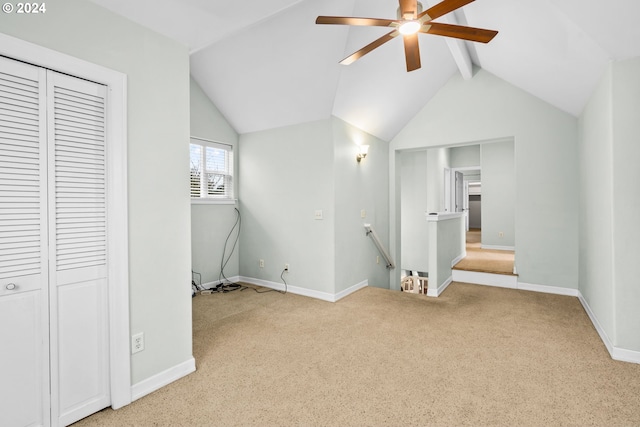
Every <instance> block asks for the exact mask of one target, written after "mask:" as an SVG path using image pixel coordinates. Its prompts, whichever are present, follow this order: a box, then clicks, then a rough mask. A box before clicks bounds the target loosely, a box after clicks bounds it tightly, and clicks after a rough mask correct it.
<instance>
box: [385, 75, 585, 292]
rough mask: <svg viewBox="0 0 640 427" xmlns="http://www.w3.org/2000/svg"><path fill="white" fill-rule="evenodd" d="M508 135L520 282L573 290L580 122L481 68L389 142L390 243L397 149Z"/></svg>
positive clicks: (458, 80) (395, 219) (454, 81)
mask: <svg viewBox="0 0 640 427" xmlns="http://www.w3.org/2000/svg"><path fill="white" fill-rule="evenodd" d="M505 138H514V140H515V169H516V192H517V195H516V207H515V221H516V222H515V235H516V236H517V240H516V263H517V268H518V273H519V274H520V277H519V279H520V281H522V282H525V283H531V284H538V285H548V286H559V287H565V288H574V289H575V288H577V286H578V225H577V222H578V221H577V218H578V194H577V191H576V189H577V188H578V176H577V175H578V162H577V159H576V152H577V139H578V137H577V120H576V118H575V117H572V116H571V115H569V114H567V113H564V112H562V111H560V110H558V109H556V108H555V107H553V106H551V105H549V104H547V103H545V102H544V101H541V100H540V99H538V98H535V97H533V96H531V95H530V94H528V93H526V92H524V91H522V90H520V89H518V88H516V87H514V86H512V85H510V84H509V83H507V82H505V81H503V80H501V79H500V78H498V77H496V76H494V75H492V74H491V73H489V72H487V71H484V70H481V69H479V70H476V72H475V74H474V77H473V78H472V79H471V80H463V79H462V77H460V76H458V75H456V76H453V77H452V78H451V79H450V80H449V82H448V83H447V84H446V85H445V86H444V87H443V88H442V89H441V90H440V91H439V92H438V93H437V94H436V95H435V96H434V97H433V98H432V99H431V101H429V103H428V104H427V105H426V106H425V107H424V108H423V109H422V110H421V111H420V112H419V113H418V114H417V115H416V116H415V117H414V118H413V119H412V120H411V121H410V122H409V123H408V124H407V126H406V127H405V128H404V129H403V130H402V131H401V132H400V133H399V134H398V135H397V136H396V137H395V138H394V139H393V140H392V141H391V143H390V150H391V153H390V177H391V180H392V181H391V183H390V188H391V196H390V203H391V221H390V223H391V232H390V237H391V241H392V242H397V239H396V236H397V234H398V230H400V224H399V219H400V218H399V215H398V208H397V203H398V200H399V199H398V198H397V197H396V190H397V189H396V182H397V177H396V150H402V149H409V148H420V147H425V146H447V145H459V144H470V143H480V142H484V141H492V140H502V139H505ZM540 171H544V173H541V172H540ZM393 250H394V254H396V256H397V254H398V253H399V252H400V251H401V248H400V247H399V246H398V245H397V244H396V245H395V246H394V248H393ZM395 280H396V279H392V283H393V281H395ZM398 280H399V277H398Z"/></svg>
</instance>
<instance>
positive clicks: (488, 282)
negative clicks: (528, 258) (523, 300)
mask: <svg viewBox="0 0 640 427" xmlns="http://www.w3.org/2000/svg"><path fill="white" fill-rule="evenodd" d="M451 274H452V276H453V280H454V281H455V282H463V283H473V284H476V285H485V286H495V287H498V288H509V289H517V288H518V276H512V275H509V274H491V273H483V272H480V271H466V270H452V271H451Z"/></svg>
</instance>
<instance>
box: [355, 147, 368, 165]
mask: <svg viewBox="0 0 640 427" xmlns="http://www.w3.org/2000/svg"><path fill="white" fill-rule="evenodd" d="M368 151H369V146H368V145H358V154H357V155H356V160H357V161H358V163H360V160H362V159H364V158H365V157H367V152H368Z"/></svg>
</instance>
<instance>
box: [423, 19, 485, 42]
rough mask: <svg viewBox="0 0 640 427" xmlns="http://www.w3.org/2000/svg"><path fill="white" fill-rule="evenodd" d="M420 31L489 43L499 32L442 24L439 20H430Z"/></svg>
mask: <svg viewBox="0 0 640 427" xmlns="http://www.w3.org/2000/svg"><path fill="white" fill-rule="evenodd" d="M420 32H421V33H427V34H435V35H438V36H446V37H455V38H457V39H464V40H470V41H472V42H480V43H489V42H490V41H491V40H492V39H493V38H494V37H495V36H496V34H498V32H497V31H494V30H485V29H483V28H474V27H465V26H462V25H452V24H440V23H437V22H429V23H428V24H427V25H425V26H423V27H422V29H421V30H420Z"/></svg>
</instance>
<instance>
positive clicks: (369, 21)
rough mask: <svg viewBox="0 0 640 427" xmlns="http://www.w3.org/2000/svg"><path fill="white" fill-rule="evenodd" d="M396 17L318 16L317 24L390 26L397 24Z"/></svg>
mask: <svg viewBox="0 0 640 427" xmlns="http://www.w3.org/2000/svg"><path fill="white" fill-rule="evenodd" d="M397 23H398V21H396V20H394V19H377V18H351V17H347V16H318V19H316V24H336V25H360V26H371V27H390V26H392V25H393V24H397Z"/></svg>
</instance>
